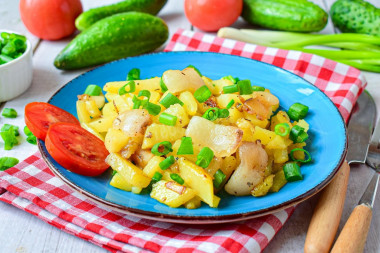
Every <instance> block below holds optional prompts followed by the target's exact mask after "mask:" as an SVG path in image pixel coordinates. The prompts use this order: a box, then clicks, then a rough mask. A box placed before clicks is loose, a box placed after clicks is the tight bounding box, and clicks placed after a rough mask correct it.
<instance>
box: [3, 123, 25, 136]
mask: <svg viewBox="0 0 380 253" xmlns="http://www.w3.org/2000/svg"><path fill="white" fill-rule="evenodd" d="M9 129H12V130H11V131H13V134H14V136H19V135H20V133H19V131H18V126H15V125H11V124H4V125H3V126H2V127H1V130H0V131H2V132H4V131H8V130H9Z"/></svg>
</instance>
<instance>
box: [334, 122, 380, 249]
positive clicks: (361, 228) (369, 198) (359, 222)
mask: <svg viewBox="0 0 380 253" xmlns="http://www.w3.org/2000/svg"><path fill="white" fill-rule="evenodd" d="M366 164H367V165H368V166H369V167H371V168H372V169H374V170H375V174H374V175H373V177H372V179H371V181H370V183H369V184H368V186H367V189H366V190H365V192H364V193H363V195H362V197H361V199H360V200H359V203H358V205H357V206H356V207H355V208H354V210H353V211H352V213H351V215H350V217H349V218H348V220H347V222H346V224H345V225H344V227H343V230H342V232H341V233H340V235H339V237H338V239H337V241H336V242H335V245H334V247H333V249H332V250H331V253H337V252H345V253H350V252H352V253H357V252H363V250H364V246H365V242H366V240H367V234H368V231H369V228H370V225H371V219H372V208H373V204H374V202H375V197H376V191H377V187H378V185H379V179H380V120H379V121H378V122H377V125H376V128H375V130H374V132H373V135H372V138H371V141H370V143H369V146H368V154H367V159H366Z"/></svg>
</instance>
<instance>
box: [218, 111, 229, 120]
mask: <svg viewBox="0 0 380 253" xmlns="http://www.w3.org/2000/svg"><path fill="white" fill-rule="evenodd" d="M218 114H219V115H218V117H219V118H227V117H228V116H230V112H229V111H228V110H227V109H219V112H218Z"/></svg>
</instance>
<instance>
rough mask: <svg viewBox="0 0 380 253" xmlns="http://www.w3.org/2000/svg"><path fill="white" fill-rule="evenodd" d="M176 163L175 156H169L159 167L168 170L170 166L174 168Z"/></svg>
mask: <svg viewBox="0 0 380 253" xmlns="http://www.w3.org/2000/svg"><path fill="white" fill-rule="evenodd" d="M174 162H175V159H174V156H172V155H171V156H168V157H166V159H165V160H163V161H162V162H160V163H159V166H160V168H161V169H162V170H166V169H168V168H169V167H170V166H172V165H173V164H174Z"/></svg>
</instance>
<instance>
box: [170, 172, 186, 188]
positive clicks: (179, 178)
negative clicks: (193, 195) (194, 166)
mask: <svg viewBox="0 0 380 253" xmlns="http://www.w3.org/2000/svg"><path fill="white" fill-rule="evenodd" d="M170 178H171V179H173V180H174V181H176V182H177V183H179V184H180V185H183V184H184V183H185V180H183V178H182V177H181V176H180V175H178V174H177V173H171V174H170Z"/></svg>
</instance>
